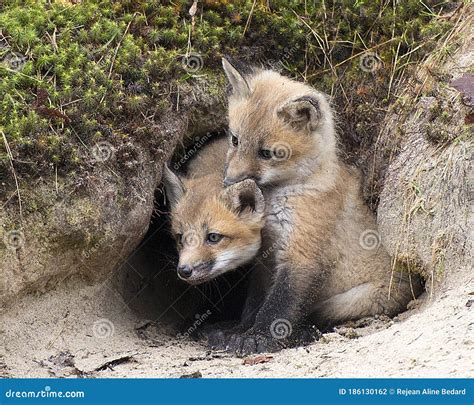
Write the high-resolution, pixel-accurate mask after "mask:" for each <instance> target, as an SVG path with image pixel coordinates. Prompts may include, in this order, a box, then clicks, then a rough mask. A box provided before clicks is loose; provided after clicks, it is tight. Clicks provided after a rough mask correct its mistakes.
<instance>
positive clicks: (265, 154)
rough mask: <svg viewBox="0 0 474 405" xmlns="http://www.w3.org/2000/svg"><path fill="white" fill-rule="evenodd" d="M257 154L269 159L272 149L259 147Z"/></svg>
mask: <svg viewBox="0 0 474 405" xmlns="http://www.w3.org/2000/svg"><path fill="white" fill-rule="evenodd" d="M258 156H259V157H260V158H262V159H265V160H269V159H271V158H272V157H273V155H272V151H271V150H270V149H260V150H259V151H258Z"/></svg>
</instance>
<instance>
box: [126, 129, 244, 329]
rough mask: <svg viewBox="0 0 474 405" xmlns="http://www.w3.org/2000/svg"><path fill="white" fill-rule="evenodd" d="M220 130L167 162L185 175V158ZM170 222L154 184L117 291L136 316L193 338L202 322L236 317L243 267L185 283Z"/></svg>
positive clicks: (241, 300) (196, 140)
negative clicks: (149, 209)
mask: <svg viewBox="0 0 474 405" xmlns="http://www.w3.org/2000/svg"><path fill="white" fill-rule="evenodd" d="M223 135H224V133H223V132H214V133H208V134H206V135H204V136H201V137H195V138H194V139H193V140H192V143H191V145H190V146H188V147H179V148H177V150H176V153H175V156H174V158H173V161H172V164H171V167H172V168H173V170H175V168H176V167H177V166H179V167H180V170H178V171H179V172H180V173H181V174H186V163H188V162H189V161H191V159H192V158H193V157H194V156H195V154H196V153H198V152H199V149H201V148H202V147H203V146H204V145H206V144H207V143H208V142H212V141H213V140H214V139H217V138H218V137H221V136H223ZM184 161H185V162H184ZM177 162H181V163H183V162H184V164H179V165H177V164H176V163H177ZM181 168H182V169H181ZM175 171H176V170H175ZM203 187H205V184H203ZM170 225H171V224H170V218H169V206H168V205H167V204H166V198H165V193H164V190H163V186H162V185H160V186H159V187H158V189H157V190H156V192H155V209H154V212H153V215H152V218H151V222H150V226H149V229H148V232H147V233H146V235H145V237H144V238H143V240H142V242H141V243H140V245H139V246H138V247H137V248H136V249H135V251H134V252H133V253H132V255H130V256H129V257H128V259H127V261H126V263H125V265H124V271H123V272H122V281H121V283H122V288H121V290H122V296H123V299H124V301H125V303H126V304H127V305H128V306H129V307H130V308H131V309H132V310H133V311H134V312H135V314H136V315H137V318H139V319H143V320H147V321H152V322H153V323H154V324H157V325H158V326H159V329H160V330H161V331H162V332H164V333H167V334H170V335H173V336H175V335H176V334H179V333H181V334H187V335H190V336H192V337H195V338H196V337H198V336H199V331H200V330H202V329H203V327H205V326H206V325H211V324H213V323H216V322H229V323H231V322H235V321H238V320H239V318H240V314H241V311H242V308H243V305H244V301H245V296H246V289H247V285H248V274H247V273H248V269H245V268H240V269H237V270H235V271H232V272H228V273H226V274H224V275H222V276H220V277H218V278H216V279H215V280H213V281H212V282H210V283H204V284H202V285H199V286H190V285H189V284H187V283H185V282H184V281H182V280H180V279H179V278H178V275H177V271H176V267H177V263H178V253H177V250H176V244H175V240H174V238H173V235H172V233H171V226H170Z"/></svg>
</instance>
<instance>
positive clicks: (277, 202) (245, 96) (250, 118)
mask: <svg viewBox="0 0 474 405" xmlns="http://www.w3.org/2000/svg"><path fill="white" fill-rule="evenodd" d="M223 66H224V70H225V73H226V75H227V77H228V79H229V81H230V83H231V86H232V89H233V91H232V94H231V95H230V97H229V130H230V139H229V149H228V153H227V161H226V167H225V179H224V183H225V185H226V186H228V187H233V186H235V184H239V182H241V181H247V180H248V179H252V180H254V181H255V182H256V183H257V184H258V185H259V186H260V188H261V189H262V191H263V195H264V197H265V201H266V209H265V221H266V223H265V227H264V229H263V239H264V242H265V243H264V245H263V246H262V253H261V255H260V258H259V259H258V261H259V262H260V263H261V265H260V266H259V267H258V270H257V271H255V272H254V280H253V281H252V283H254V288H253V290H254V293H253V294H254V295H255V296H256V298H254V299H253V301H252V300H248V302H253V303H254V307H253V308H246V312H247V313H253V314H254V317H253V320H252V323H251V325H250V326H249V327H248V329H247V330H246V331H245V332H243V333H235V334H233V335H232V336H230V337H229V336H224V335H222V339H223V340H221V341H219V343H218V345H220V346H224V347H227V349H228V350H231V351H235V352H237V353H239V354H246V353H251V352H262V351H275V350H279V349H281V348H282V347H287V346H289V345H292V344H295V343H294V339H293V338H294V337H297V336H301V332H302V331H304V328H303V327H302V325H303V324H304V323H305V322H308V320H311V321H312V322H314V323H316V324H317V325H318V326H329V325H332V324H335V323H338V322H342V321H346V320H350V319H357V318H361V317H365V316H371V315H376V314H387V315H389V316H394V315H395V314H397V313H399V312H400V311H402V310H403V309H406V305H407V303H408V302H409V301H410V300H411V299H413V298H414V296H415V295H416V294H417V293H418V287H419V286H418V284H417V283H416V282H415V281H414V282H413V283H411V282H410V280H409V275H407V274H402V273H398V272H392V271H391V261H390V257H389V256H388V254H387V252H386V251H385V249H384V248H383V246H382V245H381V244H380V238H379V235H378V233H377V230H376V229H377V227H376V222H375V219H374V217H373V215H372V214H371V212H370V211H369V209H368V208H367V207H366V206H365V204H364V202H363V200H362V196H361V194H360V179H359V177H358V174H357V173H356V171H355V169H352V168H350V167H348V166H346V165H345V164H343V163H342V162H341V161H339V159H338V156H337V146H336V145H337V142H336V133H335V129H334V121H333V115H332V111H331V108H330V106H329V103H328V101H327V100H326V97H325V96H324V95H323V94H322V93H320V92H318V91H316V90H314V89H313V88H311V87H309V86H307V85H305V84H303V83H298V82H295V81H293V80H290V79H288V78H285V77H283V76H281V75H280V74H278V73H276V72H274V71H271V70H253V71H252V72H251V73H250V74H242V73H240V71H239V70H238V69H236V68H235V67H234V66H233V65H232V64H231V63H229V62H228V61H227V60H225V59H224V60H223Z"/></svg>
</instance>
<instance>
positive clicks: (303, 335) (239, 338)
mask: <svg viewBox="0 0 474 405" xmlns="http://www.w3.org/2000/svg"><path fill="white" fill-rule="evenodd" d="M320 336H321V333H320V332H319V331H318V330H317V329H316V328H314V327H312V326H302V327H299V328H297V329H296V330H294V331H293V332H292V333H291V335H289V336H287V337H284V338H282V337H281V336H278V335H274V334H269V335H267V334H264V333H257V332H255V331H253V330H249V331H247V332H245V333H233V334H231V335H230V337H229V338H228V339H227V343H226V345H225V349H226V350H227V351H228V352H232V353H235V354H236V355H237V356H246V355H249V354H253V353H273V352H278V351H280V350H282V349H285V348H289V347H297V346H304V345H307V344H310V343H312V342H314V341H315V340H318V339H319V337H320Z"/></svg>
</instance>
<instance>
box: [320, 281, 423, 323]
mask: <svg viewBox="0 0 474 405" xmlns="http://www.w3.org/2000/svg"><path fill="white" fill-rule="evenodd" d="M420 292H421V283H420V280H419V279H418V278H417V277H413V278H412V279H409V278H408V277H406V275H396V276H394V279H393V280H392V286H391V287H390V281H389V280H387V281H386V282H376V281H372V282H368V283H364V284H360V285H358V286H356V287H353V288H351V289H350V290H348V291H345V292H343V293H341V294H337V295H334V296H333V297H331V298H329V299H327V300H326V301H323V302H321V303H319V304H317V305H316V306H315V308H314V315H313V316H312V318H313V319H314V320H315V322H316V323H317V324H318V325H320V326H323V325H324V326H329V325H334V324H337V323H341V322H344V321H348V320H353V319H360V318H363V317H367V316H373V315H382V314H384V315H387V316H390V317H393V316H395V315H397V314H398V313H400V312H402V311H403V310H406V308H407V304H408V303H409V302H410V301H411V300H413V299H414V298H416V296H418V295H419V293H420Z"/></svg>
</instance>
